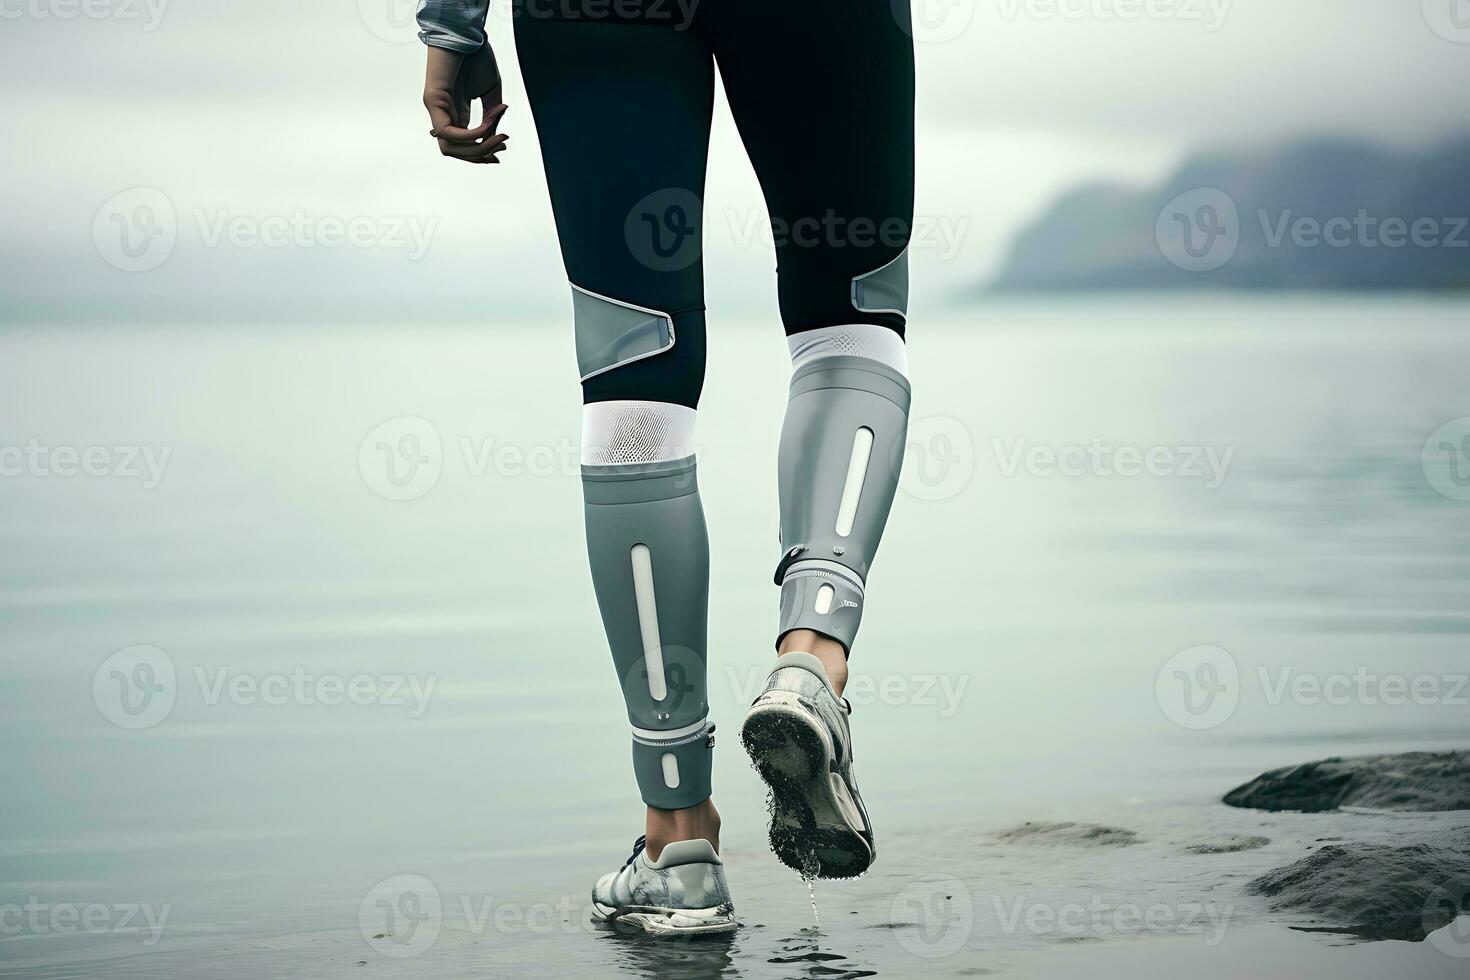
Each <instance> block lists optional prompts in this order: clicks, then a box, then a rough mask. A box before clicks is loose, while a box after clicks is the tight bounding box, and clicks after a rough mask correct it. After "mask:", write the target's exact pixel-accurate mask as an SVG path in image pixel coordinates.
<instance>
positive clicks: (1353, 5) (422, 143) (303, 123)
mask: <svg viewBox="0 0 1470 980" xmlns="http://www.w3.org/2000/svg"><path fill="white" fill-rule="evenodd" d="M706 2H722V0H706ZM852 2H869V0H852ZM871 2H887V0H871ZM1456 3H1459V4H1460V8H1461V9H1460V11H1459V12H1460V13H1461V14H1462V15H1465V16H1463V17H1462V18H1461V20H1463V21H1464V22H1465V23H1466V26H1465V27H1464V28H1460V27H1459V26H1458V24H1459V21H1456V20H1454V19H1452V18H1451V16H1450V14H1451V12H1452V10H1453V9H1454V5H1455V4H1456ZM1465 6H1466V4H1465V3H1464V0H1396V2H1393V3H1385V2H1383V0H1289V2H1287V0H1234V2H1230V0H1030V2H1028V0H973V2H971V0H920V4H919V6H918V7H917V8H916V10H917V11H918V13H917V15H916V21H917V23H918V25H919V26H918V27H917V29H916V35H917V40H918V46H917V47H918V55H919V81H920V94H919V121H920V133H919V155H920V168H919V169H920V185H919V207H918V209H919V213H920V221H921V224H922V223H923V222H926V221H927V227H928V228H929V232H928V234H929V235H930V236H931V239H930V240H929V241H928V242H927V244H925V245H923V246H922V247H920V248H918V249H917V250H916V254H915V266H916V275H918V276H919V277H920V281H921V282H923V283H925V284H926V285H927V287H928V289H927V294H928V296H929V298H930V300H932V299H933V298H934V297H938V296H943V295H946V294H950V293H953V292H955V291H957V290H961V289H963V288H965V287H967V286H968V285H970V284H973V283H979V282H981V281H983V279H984V277H985V275H986V274H987V273H988V272H989V271H991V269H992V268H993V267H994V265H995V263H996V262H997V261H998V259H999V257H1000V256H1001V254H1003V250H1004V247H1005V244H1006V242H1007V241H1008V239H1009V236H1010V235H1011V234H1012V233H1013V232H1014V230H1015V229H1016V227H1017V225H1018V223H1020V222H1022V221H1024V220H1026V219H1028V218H1029V217H1031V216H1032V215H1034V214H1035V213H1037V212H1038V211H1040V210H1042V209H1043V208H1045V207H1046V205H1047V204H1048V203H1049V202H1050V201H1051V200H1052V199H1054V198H1055V196H1056V195H1057V194H1059V193H1061V192H1063V191H1065V190H1066V189H1068V188H1069V187H1071V186H1074V185H1075V184H1077V183H1078V182H1081V181H1086V180H1093V179H1099V178H1105V179H1114V180H1122V181H1126V182H1130V183H1143V182H1146V181H1149V180H1152V179H1155V178H1156V177H1157V176H1159V175H1160V174H1162V173H1163V172H1165V171H1166V170H1167V169H1168V168H1169V167H1171V166H1173V165H1175V164H1176V163H1177V162H1178V161H1179V160H1180V159H1181V158H1182V157H1183V156H1184V155H1186V154H1187V153H1189V152H1190V151H1192V150H1194V149H1197V148H1200V147H1224V148H1227V149H1229V148H1250V147H1255V146H1259V145H1266V144H1269V143H1272V142H1274V141H1278V140H1283V139H1287V138H1290V137H1292V136H1297V135H1301V134H1316V133H1322V132H1330V133H1352V134H1360V135H1363V136H1367V137H1371V138H1374V139H1378V140H1383V141H1389V142H1395V143H1408V144H1414V143H1422V142H1426V141H1429V140H1432V139H1435V138H1437V137H1440V136H1443V135H1445V134H1447V133H1449V132H1451V131H1453V130H1454V129H1455V128H1456V127H1467V128H1470V124H1467V123H1466V120H1470V10H1465V9H1463V8H1465ZM411 15H412V4H411V3H410V2H408V0H360V2H359V0H313V2H311V3H309V4H308V3H302V2H299V0H298V2H293V3H285V2H282V0H257V2H254V3H249V4H242V3H240V2H238V0H236V2H231V3H226V2H224V0H192V2H186V0H0V21H3V23H0V31H3V37H4V39H5V57H4V58H3V59H0V80H3V83H4V86H5V91H6V93H7V97H6V100H5V103H4V105H3V107H0V121H3V124H4V125H3V127H0V133H3V138H4V139H5V140H6V141H7V143H8V144H9V145H8V147H7V150H8V152H7V154H6V160H5V163H4V164H3V166H4V167H5V170H6V173H5V181H4V186H5V188H6V199H7V207H6V217H7V219H8V220H7V221H6V222H5V224H4V227H3V229H0V258H3V260H4V267H3V268H4V271H3V272H0V276H3V277H4V278H3V282H4V297H3V302H0V318H4V319H11V320H15V319H47V318H50V317H53V316H56V317H61V316H66V317H73V318H86V319H91V318H98V317H106V316H128V317H149V316H157V317H169V316H173V315H177V316H178V317H182V318H185V319H189V318H194V319H199V318H208V317H209V316H211V315H214V314H218V315H219V316H221V317H226V316H228V317H231V318H238V317H241V316H243V317H249V316H252V315H260V316H281V315H286V314H287V313H289V314H290V315H293V316H299V317H301V318H302V319H304V320H319V319H324V318H325V319H333V318H339V319H348V320H350V319H354V318H357V317H361V316H373V315H391V316H395V317H401V316H403V315H405V314H410V313H415V312H420V311H421V312H424V313H425V314H426V315H429V312H430V311H433V313H432V315H456V316H463V317H467V318H485V319H493V318H494V316H495V315H497V313H498V311H500V310H514V311H521V310H535V311H552V312H554V311H561V310H563V309H564V308H565V305H566V299H565V291H566V287H565V283H564V279H563V275H562V270H561V266H560V261H559V258H558V256H557V252H556V249H555V242H554V239H553V236H552V228H551V223H550V212H549V206H548V204H547V202H546V194H545V189H544V187H543V185H542V178H541V171H540V163H539V160H538V159H537V156H536V150H535V140H534V131H533V129H532V127H531V125H530V116H529V112H528V111H527V110H526V108H525V105H524V100H523V99H522V97H521V89H520V80H519V73H518V71H517V69H516V67H515V59H514V54H513V45H512V43H511V40H510V22H509V19H508V17H507V16H506V15H505V11H504V9H503V8H502V9H501V10H498V11H497V12H496V13H494V14H492V18H491V23H490V34H491V38H492V41H493V42H494V43H495V45H496V48H497V50H498V51H499V53H500V61H501V65H502V69H503V70H504V71H505V72H506V75H507V89H506V100H507V102H509V103H510V105H511V109H510V112H509V114H508V116H507V119H506V122H505V125H504V127H503V129H504V130H505V131H507V132H509V133H511V134H512V141H511V143H512V148H513V149H512V151H511V152H510V153H508V154H507V156H506V165H505V166H502V167H499V168H483V167H469V166H465V165H463V164H459V163H457V162H453V161H447V160H443V159H441V158H440V157H439V156H438V153H437V150H436V149H435V147H434V145H433V142H432V141H431V140H430V139H429V138H428V136H427V128H428V126H427V120H426V118H425V116H424V112H423V109H422V106H421V105H420V104H419V95H420V87H421V80H422V71H423V67H422V65H423V58H424V56H423V52H422V50H421V47H420V46H419V45H418V42H417V41H416V40H415V39H414V38H413V25H412V16H411ZM874 127H875V138H881V133H882V120H881V119H875V120H874ZM591 151H592V152H596V149H595V148H592V149H591ZM134 187H146V188H153V189H156V190H157V191H158V192H160V193H161V194H162V195H163V198H164V200H166V201H167V203H168V205H169V206H170V207H171V209H172V212H173V224H174V227H175V229H176V238H177V240H176V242H175V243H174V244H173V245H172V250H171V252H170V253H169V255H168V258H167V260H166V261H164V262H163V263H162V264H161V265H159V266H158V267H156V268H153V269H150V270H148V271H135V272H128V271H123V270H121V269H119V268H116V267H115V266H116V263H115V262H114V263H111V264H110V263H109V260H108V259H107V257H105V256H104V255H102V254H100V252H99V247H98V245H97V244H96V239H95V237H94V223H95V222H97V221H98V215H99V208H103V209H104V211H105V206H106V202H108V201H109V199H111V198H113V196H114V195H116V194H118V193H119V192H122V191H126V190H128V189H130V188H134ZM707 208H708V211H709V214H710V218H709V220H708V222H707V235H706V238H707V247H708V258H707V268H708V276H707V279H708V281H709V294H710V296H709V301H710V304H711V306H715V305H717V304H722V303H723V304H727V305H728V306H729V307H731V308H741V309H751V308H756V307H758V306H763V305H765V304H773V302H774V280H773V277H772V275H771V269H772V266H773V261H772V257H771V255H770V252H769V249H768V247H767V245H766V243H765V241H764V240H763V237H762V236H761V235H760V234H757V233H756V231H757V230H758V229H759V227H760V224H761V221H762V220H763V210H762V209H761V204H760V198H759V192H758V188H757V187H756V184H755V181H754V178H753V176H752V175H751V174H750V171H749V166H748V163H747V162H746V160H745V158H744V155H743V151H742V150H741V148H740V146H739V143H738V140H737V139H736V137H735V134H734V131H733V126H732V125H731V123H730V120H729V118H728V114H727V113H726V112H725V111H724V109H723V106H722V107H721V108H720V110H719V111H718V112H717V116H716V120H715V133H714V137H713V148H712V153H711V172H710V181H709V188H708V193H707ZM106 217H107V215H106V214H105V213H104V215H103V218H104V219H105V218H106ZM324 221H325V222H326V223H327V225H328V226H330V225H331V224H332V222H334V221H335V222H337V223H339V224H342V225H351V224H352V223H353V222H364V221H365V222H367V223H368V226H370V228H371V229H372V230H373V231H372V234H370V235H369V236H368V237H369V238H372V239H375V240H374V241H367V240H366V239H365V240H364V241H363V242H360V243H359V244H357V245H335V246H331V245H322V244H320V243H318V242H314V243H311V244H305V243H303V241H302V240H301V238H300V234H299V232H295V231H292V232H289V233H288V239H289V240H288V241H287V242H286V244H284V245H265V244H261V243H260V242H253V241H249V240H240V241H237V240H233V239H232V238H231V236H230V235H229V234H224V233H222V232H221V229H226V228H229V227H231V226H232V224H231V223H232V222H237V223H239V225H240V226H241V227H244V228H247V229H249V228H257V229H259V228H261V227H265V226H271V227H284V226H287V225H291V224H293V223H294V224H295V225H302V224H304V225H305V226H307V227H309V228H311V229H314V230H320V229H321V227H322V223H323V222H324ZM398 222H402V223H404V224H405V225H408V224H415V223H416V224H417V226H418V227H419V228H420V229H421V230H424V231H425V234H424V236H423V237H424V244H425V246H426V247H425V248H423V249H422V254H421V255H418V254H417V252H418V251H419V249H418V248H417V246H416V245H415V244H414V241H413V240H411V236H409V235H408V233H407V232H404V231H401V230H400V231H394V230H393V226H394V224H395V223H398ZM103 223H104V224H105V220H104V222H103ZM327 231H328V232H329V233H330V231H331V228H330V227H328V228H327ZM104 234H105V232H104ZM394 235H398V236H399V237H400V238H403V239H404V241H403V242H402V243H400V242H399V241H398V240H396V239H394V238H393V236H394ZM327 237H330V234H329V235H328V236H327ZM385 242H387V243H386V244H385ZM924 301H925V300H923V299H921V300H920V301H919V305H920V307H922V303H923V302H924ZM772 308H773V307H772Z"/></svg>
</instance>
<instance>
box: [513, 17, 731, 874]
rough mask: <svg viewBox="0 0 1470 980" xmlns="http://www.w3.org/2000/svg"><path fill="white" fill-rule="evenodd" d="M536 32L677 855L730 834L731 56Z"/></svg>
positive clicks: (598, 496) (651, 789)
mask: <svg viewBox="0 0 1470 980" xmlns="http://www.w3.org/2000/svg"><path fill="white" fill-rule="evenodd" d="M516 44H517V50H518V53H519V56H520V61H521V66H522V70H523V73H524V76H525V81H526V90H527V94H528V96H529V98H530V102H531V108H532V110H533V112H534V115H535V119H536V128H537V133H538V136H539V139H540V143H541V149H542V154H543V158H544V163H545V167H546V176H547V182H548V184H549V186H550V190H551V202H552V207H553V210H554V211H555V215H556V226H557V232H558V234H559V237H560V240H561V247H562V255H563V258H564V261H565V264H566V269H567V276H568V278H569V279H570V280H571V285H572V291H573V296H572V299H573V307H574V312H575V319H576V331H575V332H576V347H577V360H578V369H579V374H580V376H581V378H582V390H583V401H584V410H583V411H584V415H583V434H582V482H583V492H584V500H585V517H586V529H587V552H588V557H589V560H590V562H591V566H592V579H593V585H594V587H595V589H596V592H597V601H598V605H599V607H600V609H601V612H602V621H603V626H604V628H605V630H606V633H607V639H608V645H609V646H610V647H611V648H612V655H613V661H614V664H615V665H616V668H617V673H618V680H619V683H620V685H621V688H622V693H623V697H624V700H625V702H626V705H627V709H628V721H629V723H630V724H631V725H632V728H633V731H632V750H633V768H634V773H635V775H636V777H637V780H638V786H639V790H640V792H641V794H642V796H643V799H644V801H645V802H646V803H647V805H648V808H649V809H648V816H647V836H648V854H649V856H650V857H652V858H654V859H657V858H658V856H659V853H660V851H661V850H662V849H663V848H664V846H665V845H666V844H668V843H670V842H672V841H676V840H684V839H692V838H700V837H702V838H705V839H707V840H709V841H710V842H711V843H712V844H715V845H717V844H718V839H719V818H718V814H717V813H716V812H715V810H714V807H713V805H712V804H711V803H710V801H709V797H710V759H711V748H712V746H713V736H712V735H711V728H710V726H709V723H708V720H707V715H708V705H707V699H706V681H705V642H706V635H705V634H706V611H707V606H708V590H709V555H708V544H707V538H706V534H705V525H704V514H703V511H702V509H701V507H700V501H699V492H698V485H697V482H696V473H695V459H694V443H693V433H694V417H695V409H696V407H697V405H698V403H699V394H700V388H701V386H702V384H703V380H704V296H703V280H702V271H701V262H700V260H701V255H700V240H701V239H700V224H701V222H702V211H701V205H700V201H701V199H702V197H703V194H704V173H705V162H706V156H707V152H708V141H709V127H710V113H711V107H712V100H713V67H712V64H711V60H710V56H709V53H708V52H707V51H706V50H705V49H704V47H703V46H702V44H701V43H700V42H699V41H698V40H697V39H696V38H695V37H694V36H693V35H692V34H690V33H688V32H687V31H680V30H675V29H673V27H671V26H667V25H663V26H660V25H652V24H626V23H610V22H608V21H607V20H606V18H605V17H604V18H595V19H580V20H574V19H547V18H545V17H543V16H533V15H531V14H529V13H522V14H520V15H519V16H518V17H517V20H516Z"/></svg>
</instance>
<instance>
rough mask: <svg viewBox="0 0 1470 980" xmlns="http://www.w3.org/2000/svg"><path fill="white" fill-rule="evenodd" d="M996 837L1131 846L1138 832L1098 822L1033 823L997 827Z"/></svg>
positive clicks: (1025, 841)
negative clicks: (1005, 828) (1000, 828)
mask: <svg viewBox="0 0 1470 980" xmlns="http://www.w3.org/2000/svg"><path fill="white" fill-rule="evenodd" d="M995 836H996V839H998V840H1003V841H1007V842H1009V843H1014V844H1069V845H1076V846H1079V847H1128V846H1129V845H1132V844H1137V843H1139V840H1138V835H1137V834H1136V833H1134V832H1133V831H1131V830H1124V829H1123V828H1121V827H1104V826H1102V825H1101V824H1095V823H1032V822H1030V821H1027V822H1026V823H1024V824H1022V825H1021V826H1019V827H1012V828H1010V829H1009V830H1000V831H996V834H995Z"/></svg>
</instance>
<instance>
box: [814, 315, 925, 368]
mask: <svg viewBox="0 0 1470 980" xmlns="http://www.w3.org/2000/svg"><path fill="white" fill-rule="evenodd" d="M786 344H787V346H788V347H790V348H791V366H792V368H793V369H794V368H799V367H801V366H802V365H804V364H806V363H808V362H810V361H814V360H816V359H817V358H819V357H842V356H847V357H867V358H871V359H872V360H875V361H880V362H882V363H883V364H886V365H888V366H889V367H891V368H893V369H894V370H895V371H897V372H898V373H899V374H902V375H903V376H904V377H908V373H909V357H908V349H907V347H905V346H904V342H903V338H902V337H900V336H899V335H898V334H896V333H894V332H893V331H892V330H890V329H888V328H887V327H880V326H878V325H877V324H874V323H854V324H850V325H847V326H842V327H818V328H817V329H815V330H803V331H802V332H801V333H798V334H793V335H792V336H790V337H787V338H786Z"/></svg>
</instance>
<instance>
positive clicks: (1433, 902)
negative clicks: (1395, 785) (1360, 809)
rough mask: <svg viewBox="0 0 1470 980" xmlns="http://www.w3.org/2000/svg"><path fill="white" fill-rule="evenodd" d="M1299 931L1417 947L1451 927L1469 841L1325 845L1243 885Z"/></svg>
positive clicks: (1468, 880)
mask: <svg viewBox="0 0 1470 980" xmlns="http://www.w3.org/2000/svg"><path fill="white" fill-rule="evenodd" d="M1248 888H1249V890H1250V891H1252V892H1254V893H1256V894H1259V895H1264V896H1265V897H1266V898H1267V900H1268V901H1269V904H1270V906H1271V908H1272V909H1273V910H1275V911H1277V912H1291V913H1297V914H1299V915H1301V916H1302V917H1304V918H1305V919H1306V921H1307V923H1308V924H1307V925H1303V926H1298V928H1303V929H1310V930H1316V931H1322V932H1340V933H1346V934H1349V935H1354V936H1358V937H1360V938H1362V939H1404V940H1409V941H1411V942H1418V941H1419V940H1422V939H1423V938H1424V937H1425V936H1427V935H1429V934H1430V933H1431V932H1434V931H1435V930H1436V929H1439V928H1440V927H1442V926H1445V925H1448V924H1449V923H1450V922H1452V921H1454V919H1455V917H1456V915H1457V913H1458V911H1459V910H1460V909H1461V908H1462V907H1463V903H1464V902H1465V900H1466V896H1467V894H1470V892H1467V888H1470V835H1465V836H1462V837H1460V838H1458V839H1453V838H1452V839H1450V840H1448V841H1446V842H1443V843H1441V844H1427V843H1421V844H1412V845H1409V846H1406V847H1393V846H1391V845H1387V844H1329V845H1328V846H1326V847H1323V848H1321V849H1320V850H1317V851H1314V852H1313V853H1311V854H1309V855H1307V856H1306V857H1304V858H1302V859H1301V860H1300V861H1297V862H1296V863H1294V864H1289V865H1287V866H1286V867H1284V868H1277V869H1276V870H1275V871H1270V872H1267V873H1266V874H1264V875H1262V876H1261V877H1259V878H1257V879H1256V880H1254V881H1252V882H1251V883H1250V885H1249V886H1248Z"/></svg>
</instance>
